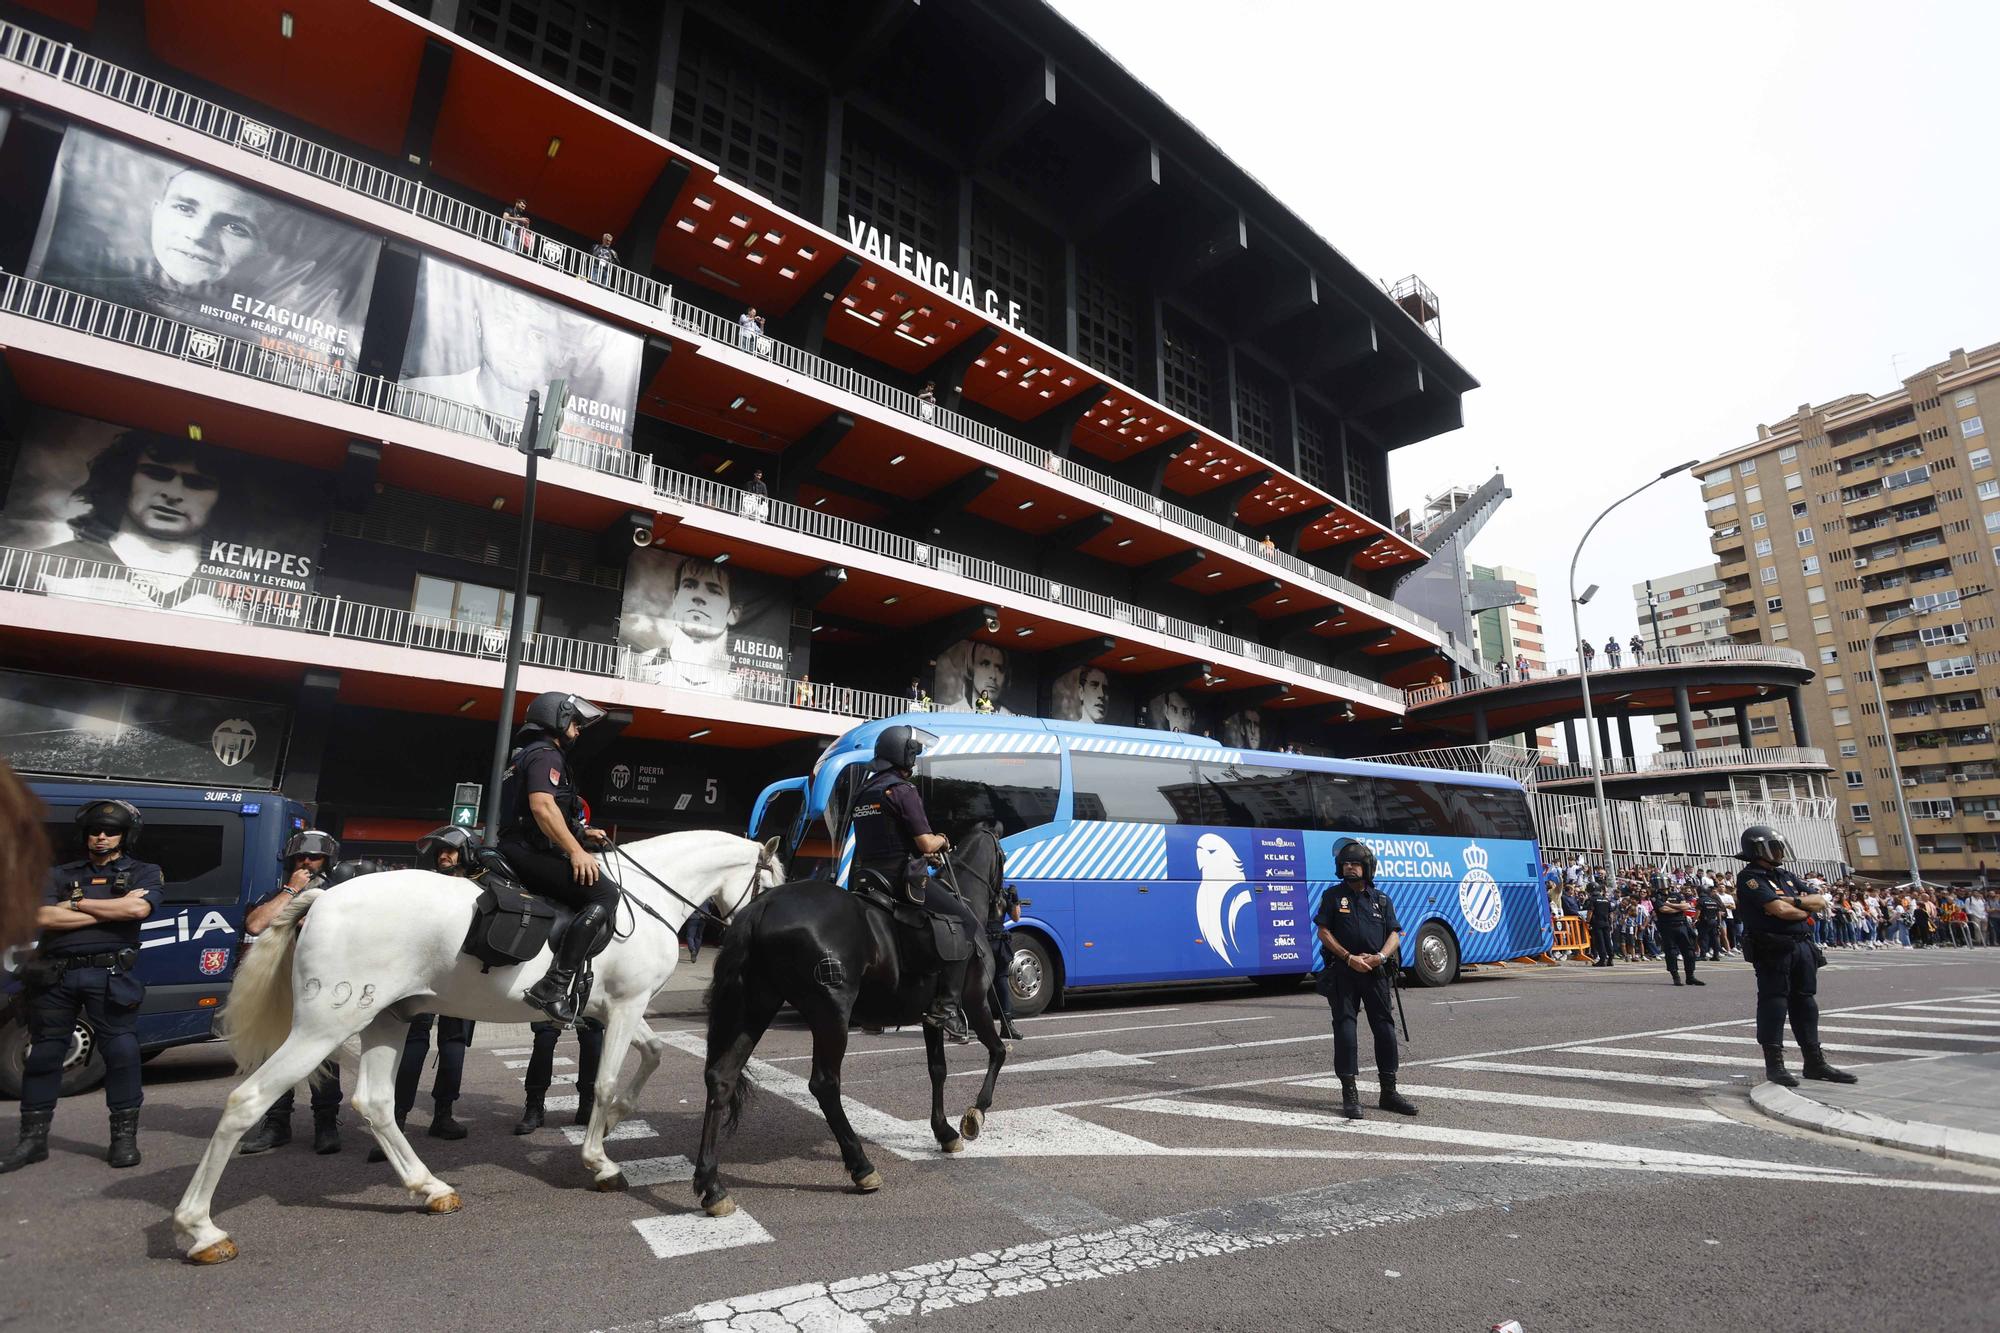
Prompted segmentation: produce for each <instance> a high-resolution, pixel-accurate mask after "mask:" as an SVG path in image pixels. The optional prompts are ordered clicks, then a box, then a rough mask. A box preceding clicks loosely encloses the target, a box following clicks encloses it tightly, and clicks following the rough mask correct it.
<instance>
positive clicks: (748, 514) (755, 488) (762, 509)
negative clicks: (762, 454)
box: [743, 468, 771, 523]
mask: <svg viewBox="0 0 2000 1333" xmlns="http://www.w3.org/2000/svg"><path fill="white" fill-rule="evenodd" d="M743 517H745V518H747V519H749V520H751V521H752V522H754V523H766V522H769V521H770V517H771V488H770V487H769V486H766V485H765V484H764V469H763V468H758V469H757V470H756V471H754V472H752V473H751V474H750V485H749V486H748V487H746V488H745V489H744V492H743Z"/></svg>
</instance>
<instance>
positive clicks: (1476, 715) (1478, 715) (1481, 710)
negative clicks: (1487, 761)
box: [1472, 704, 1493, 745]
mask: <svg viewBox="0 0 2000 1333" xmlns="http://www.w3.org/2000/svg"><path fill="white" fill-rule="evenodd" d="M1492 739H1493V738H1492V737H1491V736H1490V735H1488V734H1487V731H1486V706H1485V705H1484V704H1474V705H1473V706H1472V743H1473V744H1475V745H1485V744H1486V743H1487V742H1489V741H1491V740H1492Z"/></svg>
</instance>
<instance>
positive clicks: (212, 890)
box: [48, 810, 278, 903]
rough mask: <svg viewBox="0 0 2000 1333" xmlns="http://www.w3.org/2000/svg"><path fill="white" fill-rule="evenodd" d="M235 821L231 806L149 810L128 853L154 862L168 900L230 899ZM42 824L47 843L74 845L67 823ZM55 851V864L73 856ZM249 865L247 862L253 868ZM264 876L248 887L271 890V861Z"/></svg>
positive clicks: (274, 873) (237, 877)
mask: <svg viewBox="0 0 2000 1333" xmlns="http://www.w3.org/2000/svg"><path fill="white" fill-rule="evenodd" d="M238 820H239V816H238V815H237V814H236V813H235V812H234V811H233V810H232V811H228V812H224V811H219V810H218V811H207V810H201V811H195V810H187V811H175V812H174V813H173V814H172V815H170V816H167V815H155V816H153V817H150V818H148V819H147V820H146V827H145V831H144V832H143V833H141V834H140V835H139V846H138V849H137V851H136V852H134V857H135V858H136V859H138V860H141V861H151V862H153V864H155V865H157V866H159V868H160V873H161V874H162V875H163V876H164V877H165V878H166V882H167V886H166V893H165V895H164V897H165V900H166V901H167V902H168V903H233V902H235V901H237V899H239V898H241V897H242V878H241V869H240V866H239V863H240V861H241V860H242V852H241V851H240V850H239V849H240V846H241V833H240V830H239V827H238ZM48 828H49V843H50V845H51V846H53V847H56V848H59V849H67V848H72V847H74V846H75V844H76V826H75V825H74V824H73V823H70V822H68V821H67V820H65V821H59V822H58V821H52V822H51V823H50V824H49V826H48ZM56 856H57V864H61V863H62V862H64V861H69V860H74V859H75V858H76V853H75V852H73V851H67V852H66V851H63V850H59V851H58V852H57V853H56ZM225 861H227V863H228V865H227V867H226V868H225V865H224V862H225ZM255 869H256V868H255V867H252V870H253V873H254V871H255ZM270 875H271V883H270V884H269V885H268V886H263V885H254V884H253V885H252V886H251V887H252V889H253V890H255V891H258V892H266V893H267V892H269V891H270V890H271V889H275V888H276V887H277V880H278V867H277V864H276V863H275V862H273V863H272V865H271V866H270ZM253 896H254V895H253Z"/></svg>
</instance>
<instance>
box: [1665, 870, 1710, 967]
mask: <svg viewBox="0 0 2000 1333" xmlns="http://www.w3.org/2000/svg"><path fill="white" fill-rule="evenodd" d="M1698 910H1699V909H1698V908H1697V907H1696V905H1695V903H1694V900H1693V899H1691V898H1689V897H1688V895H1687V893H1686V892H1685V891H1684V890H1683V889H1682V888H1681V887H1680V886H1679V885H1677V884H1675V883H1674V882H1673V881H1671V880H1669V879H1667V878H1666V877H1665V876H1664V875H1655V876H1654V877H1653V922H1654V924H1655V926H1656V927H1657V928H1658V930H1659V932H1660V952H1661V953H1662V954H1664V955H1666V959H1667V975H1668V976H1670V977H1672V978H1673V979H1674V984H1675V985H1676V986H1678V985H1680V984H1681V974H1680V970H1679V968H1678V967H1676V966H1675V963H1674V960H1675V958H1676V957H1678V958H1679V959H1680V960H1681V962H1682V964H1683V965H1685V966H1686V968H1687V984H1688V985H1690V986H1706V985H1707V984H1708V983H1707V982H1706V981H1698V980H1696V979H1695V975H1694V959H1695V944H1694V916H1695V913H1696V912H1697V911H1698Z"/></svg>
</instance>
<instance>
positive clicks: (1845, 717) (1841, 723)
mask: <svg viewBox="0 0 2000 1333" xmlns="http://www.w3.org/2000/svg"><path fill="white" fill-rule="evenodd" d="M1833 725H1834V726H1836V727H1851V726H1853V725H1854V714H1853V713H1852V712H1850V711H1849V710H1847V709H1845V708H1836V709H1834V710H1833Z"/></svg>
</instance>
